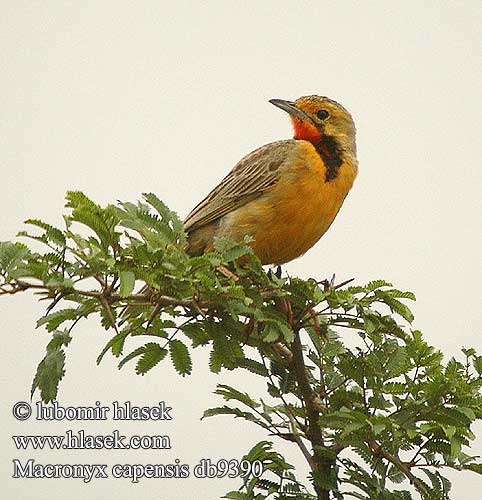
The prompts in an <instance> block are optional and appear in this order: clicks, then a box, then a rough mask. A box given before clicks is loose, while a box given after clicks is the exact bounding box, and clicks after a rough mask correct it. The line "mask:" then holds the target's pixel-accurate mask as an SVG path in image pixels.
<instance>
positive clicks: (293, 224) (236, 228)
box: [218, 143, 357, 264]
mask: <svg viewBox="0 0 482 500" xmlns="http://www.w3.org/2000/svg"><path fill="white" fill-rule="evenodd" d="M305 144H306V145H303V148H300V149H301V151H299V152H298V155H297V156H296V157H294V158H293V162H292V163H290V166H289V168H288V169H286V171H284V172H282V173H281V175H280V180H279V181H278V182H277V183H276V185H275V186H274V188H273V189H272V190H270V191H269V192H266V193H264V194H263V195H262V196H260V197H259V198H257V199H255V200H253V201H251V202H249V203H247V204H246V205H244V206H242V207H240V208H238V209H237V210H235V211H234V212H232V213H230V214H228V215H227V216H225V218H224V220H223V221H221V224H220V227H219V231H218V235H219V236H226V237H229V238H232V239H234V240H242V239H243V237H244V236H245V235H251V236H253V237H254V239H255V240H254V241H253V242H252V243H251V245H252V247H253V250H254V252H255V253H256V255H257V256H258V257H259V258H260V259H261V262H262V263H263V264H283V263H285V262H288V261H290V260H293V259H295V258H297V257H299V256H300V255H303V254H304V253H305V252H306V251H307V250H309V249H310V248H311V247H312V246H313V245H314V244H315V243H316V242H317V241H318V240H319V239H320V238H321V236H323V234H324V233H325V232H326V231H327V229H328V228H329V227H330V225H331V223H332V222H333V220H334V218H335V217H336V214H337V213H338V211H339V210H340V207H341V205H342V204H343V201H344V199H345V197H346V195H347V194H348V191H349V190H350V188H351V186H352V185H353V181H354V179H355V177H356V173H357V168H356V164H354V163H350V162H345V163H343V164H342V165H341V166H340V169H339V172H338V176H337V177H336V178H335V179H333V180H331V181H330V182H326V181H325V173H326V167H325V165H324V164H323V161H322V160H321V158H320V156H319V155H318V154H317V153H316V151H315V149H314V148H313V147H312V146H311V144H308V143H305Z"/></svg>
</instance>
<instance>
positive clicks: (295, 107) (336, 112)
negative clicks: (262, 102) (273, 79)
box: [269, 95, 356, 155]
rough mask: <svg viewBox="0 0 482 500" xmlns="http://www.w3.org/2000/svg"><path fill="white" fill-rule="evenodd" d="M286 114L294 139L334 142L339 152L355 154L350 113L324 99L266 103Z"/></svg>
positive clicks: (312, 96) (278, 100) (302, 98)
mask: <svg viewBox="0 0 482 500" xmlns="http://www.w3.org/2000/svg"><path fill="white" fill-rule="evenodd" d="M269 102H270V103H271V104H274V105H275V106H277V107H278V108H281V109H282V110H284V111H286V112H287V113H288V114H289V115H290V118H291V121H292V122H293V127H294V131H295V134H294V138H295V139H303V140H306V141H310V142H311V143H312V144H314V145H317V144H319V143H320V141H322V139H323V138H324V137H329V138H331V139H334V140H336V142H337V144H338V146H339V147H340V149H341V150H344V151H347V152H349V153H352V154H353V155H355V154H356V145H355V124H354V122H353V118H352V117H351V115H350V113H348V111H347V110H346V109H345V108H344V107H343V106H342V105H341V104H338V103H337V102H335V101H333V100H332V99H329V98H328V97H320V96H317V95H310V96H303V97H300V98H299V99H296V101H294V102H291V101H284V100H282V99H271V100H270V101H269Z"/></svg>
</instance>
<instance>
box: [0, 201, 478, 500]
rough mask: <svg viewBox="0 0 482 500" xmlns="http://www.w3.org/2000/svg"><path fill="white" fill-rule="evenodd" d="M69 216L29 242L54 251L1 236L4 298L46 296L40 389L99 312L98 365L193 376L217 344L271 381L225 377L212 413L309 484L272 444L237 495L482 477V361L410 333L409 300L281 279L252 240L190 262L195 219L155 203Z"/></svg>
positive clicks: (71, 205)
mask: <svg viewBox="0 0 482 500" xmlns="http://www.w3.org/2000/svg"><path fill="white" fill-rule="evenodd" d="M67 207H68V209H69V213H68V214H67V215H66V216H65V217H64V221H65V227H64V228H63V229H61V228H56V227H53V226H51V225H50V224H47V223H45V222H42V221H40V220H37V219H31V220H28V221H27V222H26V223H27V224H28V225H29V226H32V227H33V228H34V229H33V231H34V233H33V234H31V233H27V232H25V231H23V232H21V233H19V235H20V236H22V237H27V238H30V239H33V240H35V241H36V242H39V243H40V244H42V245H43V246H44V248H45V251H44V252H43V253H42V252H37V251H34V250H33V249H30V248H28V247H27V246H26V245H24V244H21V243H12V242H3V243H0V295H7V294H13V293H18V292H21V291H25V290H29V289H34V290H36V291H37V292H40V293H43V294H44V298H45V299H47V304H48V306H47V310H46V313H45V315H44V316H43V317H41V318H40V319H39V320H38V322H37V326H38V327H45V329H46V331H47V333H48V335H49V342H48V344H47V350H46V355H45V357H44V358H43V359H42V360H41V362H40V364H39V365H38V368H37V372H36V374H35V377H34V380H33V384H32V394H33V393H34V391H35V390H36V389H39V391H40V397H41V398H42V399H43V400H44V401H52V400H54V399H55V398H56V397H57V391H58V385H59V382H60V381H61V379H62V377H63V376H64V370H65V368H64V367H65V358H66V349H67V346H68V344H69V342H70V340H71V335H72V334H73V330H74V327H75V325H76V324H77V323H78V322H79V321H80V320H81V319H82V318H86V317H90V316H93V315H98V317H99V318H100V323H101V325H102V327H103V328H105V329H106V330H109V331H111V332H112V336H111V338H110V339H109V341H108V342H107V343H106V345H105V347H104V349H103V350H102V352H101V353H100V354H99V357H98V359H97V362H98V363H100V362H101V360H102V359H103V357H104V356H105V355H107V354H108V353H110V354H112V355H113V356H115V357H116V358H118V359H119V368H121V367H123V366H124V365H125V364H126V363H128V362H129V361H131V360H135V361H136V363H135V371H136V373H137V374H141V375H144V374H146V373H147V372H149V371H151V370H152V369H154V368H155V367H156V369H159V367H162V366H164V365H163V363H164V362H165V359H166V358H169V359H170V361H171V363H172V367H173V368H174V369H175V370H176V372H177V373H179V374H180V375H181V376H187V375H190V374H191V372H192V368H193V367H192V361H191V350H192V349H195V348H203V347H206V348H208V349H209V350H210V361H209V367H210V369H211V370H212V371H213V372H215V373H220V372H222V371H223V370H235V369H242V370H244V373H245V374H246V372H247V371H249V372H250V373H251V374H252V376H256V377H262V378H263V380H264V381H265V382H266V394H264V395H263V397H260V396H258V395H254V394H250V393H246V392H243V391H241V390H239V389H236V388H234V387H231V386H228V385H226V384H219V386H218V388H217V390H216V394H218V395H219V396H220V397H221V398H222V399H223V401H224V403H223V404H222V405H221V406H218V407H216V408H211V409H208V410H206V411H205V413H204V417H212V416H219V415H229V416H231V417H235V418H242V419H244V420H247V421H249V422H251V423H253V424H255V425H258V426H259V427H261V428H262V429H264V430H265V431H266V432H267V433H269V435H271V436H274V437H276V438H278V439H280V440H284V441H288V442H290V443H293V444H294V445H295V446H297V447H298V448H299V449H300V451H301V452H302V453H303V455H304V457H305V458H306V460H307V462H308V463H309V466H310V469H311V474H310V478H309V479H310V481H311V483H312V484H311V486H310V487H309V488H307V486H306V485H305V486H304V485H303V483H302V482H300V481H298V480H297V479H296V477H295V475H294V472H293V470H292V467H291V466H290V465H289V464H288V463H287V462H286V461H285V460H284V458H283V457H282V456H281V455H280V454H279V453H277V452H276V451H274V450H273V447H272V443H269V442H266V441H262V442H260V443H258V444H257V445H255V446H254V447H253V448H252V449H251V450H250V451H249V453H248V454H247V455H246V457H245V458H246V459H247V460H250V461H254V460H260V461H261V462H262V463H263V465H264V472H263V474H262V475H261V476H260V477H255V476H248V477H245V478H243V484H242V485H241V487H240V489H239V490H237V491H231V492H230V493H228V494H227V495H226V497H225V498H230V499H235V500H236V499H243V500H262V499H273V500H274V499H276V500H287V499H293V500H294V499H297V500H302V499H304V500H309V499H314V498H323V499H326V498H328V496H326V495H327V494H328V495H329V497H330V498H335V499H343V498H345V497H350V496H351V497H352V498H359V499H366V500H376V499H379V500H409V499H413V498H422V499H423V500H432V499H446V498H449V496H448V495H449V491H450V483H449V481H448V480H447V479H446V478H445V477H444V476H443V475H442V473H443V471H444V469H446V468H450V469H455V470H468V471H472V472H475V473H478V474H482V464H481V463H480V461H478V459H477V457H473V456H471V455H470V444H471V442H472V440H473V439H474V438H475V436H474V434H473V432H472V426H473V424H474V422H476V421H478V420H479V421H480V419H481V418H482V395H481V387H482V356H480V355H478V354H477V353H476V352H475V350H474V349H471V348H465V349H463V350H462V355H461V357H460V358H459V359H450V360H448V361H446V360H444V358H443V355H442V353H440V352H439V351H437V350H436V349H435V348H434V347H432V346H430V345H429V344H428V343H427V342H426V341H425V340H424V339H423V336H422V334H421V332H419V331H418V330H416V329H413V328H412V327H411V322H412V321H413V315H412V313H411V311H410V309H409V307H408V306H407V301H410V300H414V299H415V297H414V296H413V294H412V293H411V292H405V291H400V290H397V289H396V288H394V287H393V286H392V285H391V284H390V283H388V282H386V281H383V280H376V281H372V282H370V283H368V284H367V285H365V286H362V285H357V286H348V287H342V288H338V287H335V286H327V285H326V283H324V282H319V281H316V280H314V279H308V280H301V279H299V278H295V277H283V278H279V277H277V276H276V275H274V274H273V273H271V272H265V271H264V270H263V268H262V266H261V264H260V262H259V260H258V259H257V258H256V256H255V255H253V252H252V250H251V249H250V247H249V246H247V244H248V243H249V239H247V240H246V241H245V242H243V243H239V244H236V243H233V242H229V241H226V240H218V241H216V243H215V249H214V251H213V252H210V253H208V254H206V255H203V256H198V257H192V256H190V255H188V254H187V253H186V251H185V247H186V236H185V234H184V231H183V226H182V222H181V221H180V220H179V218H178V217H177V216H176V215H175V214H174V213H173V212H171V211H170V210H169V209H168V208H167V207H166V206H165V205H164V203H162V202H161V201H160V200H159V199H158V198H157V197H155V196H154V195H153V194H147V195H144V201H142V202H139V203H137V204H134V203H122V202H119V203H118V204H117V205H115V206H113V205H109V206H107V207H105V208H102V207H100V206H99V205H97V204H96V203H94V202H93V201H92V200H90V199H89V198H88V197H86V196H85V195H84V194H83V193H80V192H69V193H68V195H67ZM35 245H36V246H35V248H37V247H38V244H37V243H36V244H35ZM168 354H169V356H168ZM167 363H169V361H167ZM131 364H132V365H134V363H131ZM353 452H354V453H355V454H356V455H358V456H359V457H360V460H354V458H353ZM313 491H315V492H316V496H313Z"/></svg>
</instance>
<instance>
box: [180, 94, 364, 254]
mask: <svg viewBox="0 0 482 500" xmlns="http://www.w3.org/2000/svg"><path fill="white" fill-rule="evenodd" d="M270 102H271V103H272V104H274V105H275V106H278V107H279V108H281V109H282V110H284V111H286V112H287V113H288V114H289V115H290V117H291V121H292V122H293V127H294V132H295V133H294V138H293V139H289V140H284V141H277V142H273V143H270V144H266V145H265V146H262V147H260V148H258V149H256V150H255V151H253V152H252V153H250V154H248V155H247V156H245V157H244V158H243V159H242V160H241V161H240V162H239V163H238V164H237V165H236V166H235V167H234V168H233V170H231V172H230V173H229V174H228V175H227V176H226V177H225V178H224V179H223V180H222V181H221V183H220V184H219V185H218V186H217V187H216V188H214V189H213V191H211V193H210V194H209V195H208V196H207V197H206V198H205V199H204V200H203V201H201V203H199V204H198V205H197V206H196V207H195V208H194V209H193V210H192V212H191V213H190V214H189V215H188V216H187V218H186V220H185V222H184V227H185V230H186V233H187V235H188V242H189V246H188V249H187V251H188V253H190V254H192V255H199V254H202V253H204V252H206V251H210V250H212V249H213V243H214V238H216V237H225V238H229V239H232V240H234V241H242V240H243V239H244V237H245V236H246V235H249V236H252V237H253V238H254V241H253V242H251V243H250V245H251V246H252V248H253V251H254V253H255V254H256V255H257V256H258V257H259V258H260V260H261V262H262V263H263V264H283V263H285V262H288V261H290V260H293V259H295V258H296V257H299V256H300V255H302V254H304V253H305V252H306V251H307V250H308V249H310V248H311V247H312V246H313V245H314V244H315V243H316V242H317V241H318V240H319V239H320V238H321V236H323V234H324V233H325V232H326V231H327V229H328V228H329V227H330V225H331V223H332V222H333V220H334V218H335V217H336V214H337V213H338V211H339V210H340V207H341V205H342V203H343V200H344V199H345V197H346V195H347V194H348V191H349V190H350V188H351V186H352V184H353V181H354V180H355V177H356V174H357V169H358V167H357V159H356V145H355V124H354V123H353V119H352V117H351V115H350V113H348V111H347V110H346V109H345V108H344V107H343V106H341V105H340V104H338V103H337V102H335V101H333V100H331V99H328V97H320V96H316V95H313V96H305V97H300V98H299V99H297V100H296V101H294V102H290V101H283V100H281V99H272V100H271V101H270Z"/></svg>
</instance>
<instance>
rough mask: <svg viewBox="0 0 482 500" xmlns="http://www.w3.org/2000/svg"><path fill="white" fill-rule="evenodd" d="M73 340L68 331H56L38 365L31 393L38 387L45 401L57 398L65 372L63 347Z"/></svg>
mask: <svg viewBox="0 0 482 500" xmlns="http://www.w3.org/2000/svg"><path fill="white" fill-rule="evenodd" d="M70 341H71V337H70V335H69V333H68V332H67V331H63V332H61V331H59V332H55V333H54V334H53V336H52V340H51V341H50V342H49V343H48V345H47V353H46V355H45V357H44V358H43V359H42V361H41V362H40V363H39V365H38V367H37V371H36V373H35V377H34V379H33V382H32V389H31V395H32V396H33V394H34V392H35V390H36V389H39V390H40V397H41V398H42V401H44V402H45V403H49V402H51V401H53V400H55V399H56V397H57V391H58V386H59V382H60V381H61V380H62V377H63V376H64V374H65V369H64V367H65V352H64V351H63V348H64V347H66V346H67V345H68V344H69V343H70Z"/></svg>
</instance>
